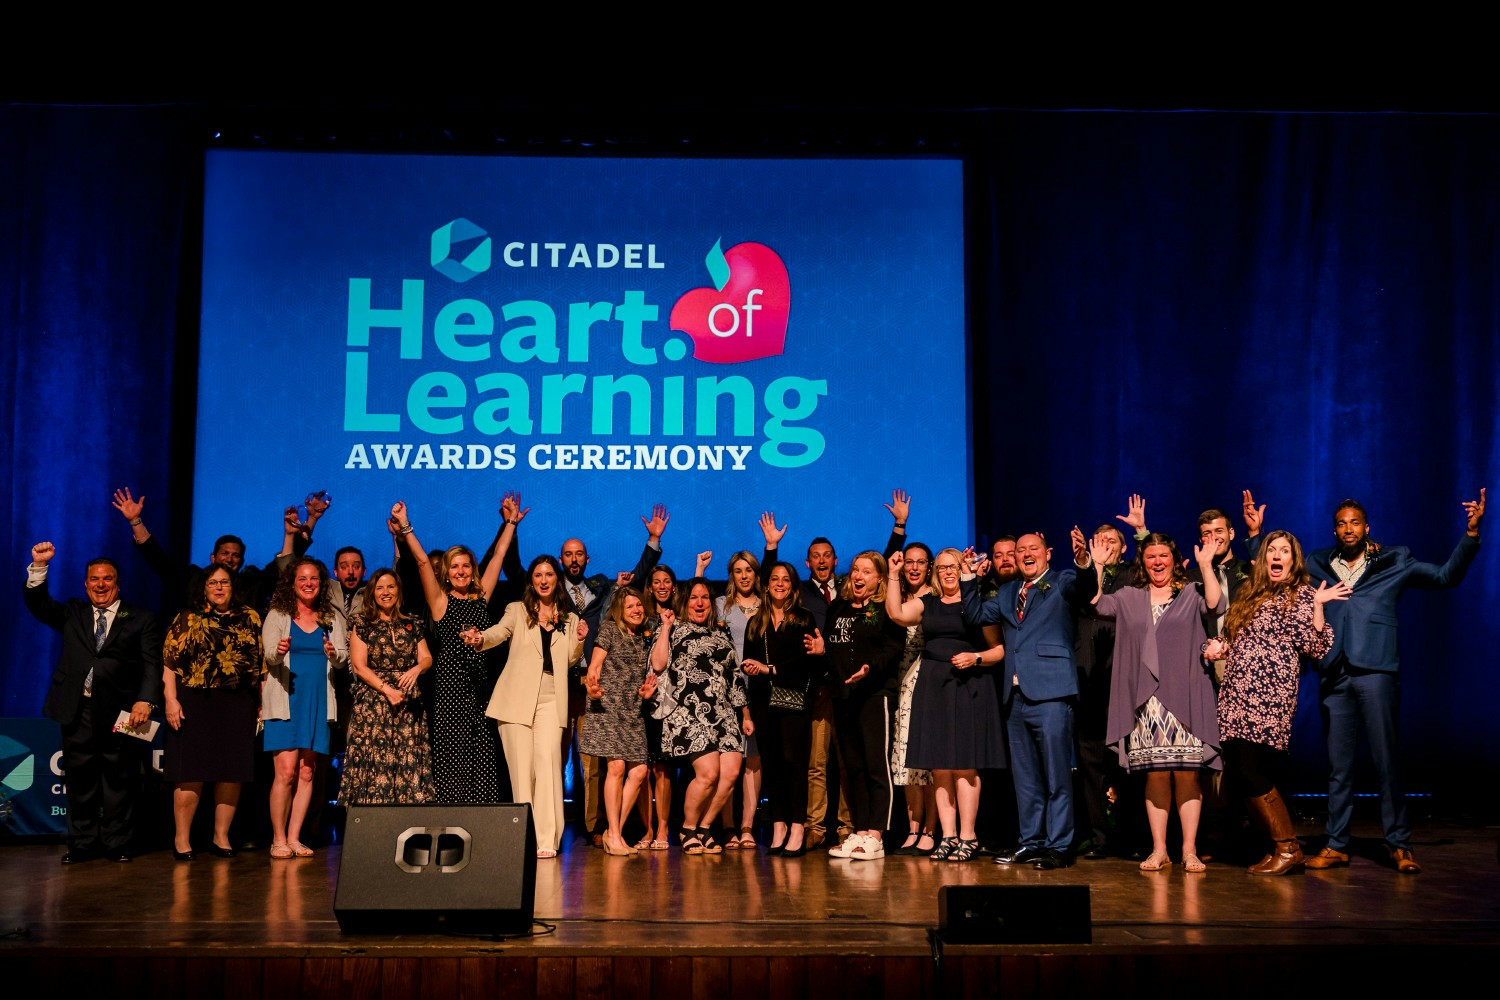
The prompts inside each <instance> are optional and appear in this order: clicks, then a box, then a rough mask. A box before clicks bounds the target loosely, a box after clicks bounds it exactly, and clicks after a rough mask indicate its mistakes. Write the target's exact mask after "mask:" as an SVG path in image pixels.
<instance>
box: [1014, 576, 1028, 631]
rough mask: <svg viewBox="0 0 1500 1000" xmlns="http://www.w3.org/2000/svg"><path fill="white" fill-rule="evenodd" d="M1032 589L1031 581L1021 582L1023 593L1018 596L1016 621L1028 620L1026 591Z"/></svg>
mask: <svg viewBox="0 0 1500 1000" xmlns="http://www.w3.org/2000/svg"><path fill="white" fill-rule="evenodd" d="M1030 589H1031V584H1030V583H1022V584H1021V593H1020V594H1019V595H1018V596H1017V597H1016V622H1017V623H1018V624H1019V623H1020V622H1024V621H1025V620H1026V592H1027V591H1028V590H1030Z"/></svg>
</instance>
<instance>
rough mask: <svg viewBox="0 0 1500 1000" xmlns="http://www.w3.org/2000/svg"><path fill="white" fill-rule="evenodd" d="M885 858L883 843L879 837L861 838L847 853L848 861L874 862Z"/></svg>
mask: <svg viewBox="0 0 1500 1000" xmlns="http://www.w3.org/2000/svg"><path fill="white" fill-rule="evenodd" d="M883 857H885V842H884V841H882V840H881V839H880V838H879V837H871V836H868V835H866V836H863V837H860V838H859V843H858V844H855V845H854V847H853V849H851V850H850V851H849V860H850V861H876V860H879V859H880V858H883Z"/></svg>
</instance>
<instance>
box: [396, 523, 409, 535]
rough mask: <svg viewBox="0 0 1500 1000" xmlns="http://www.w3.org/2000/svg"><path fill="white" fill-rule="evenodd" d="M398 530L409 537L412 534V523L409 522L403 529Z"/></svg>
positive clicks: (402, 526)
mask: <svg viewBox="0 0 1500 1000" xmlns="http://www.w3.org/2000/svg"><path fill="white" fill-rule="evenodd" d="M398 530H399V531H400V532H401V534H403V535H409V534H411V522H410V521H407V522H406V523H405V524H403V525H401V527H400V528H399V529H398Z"/></svg>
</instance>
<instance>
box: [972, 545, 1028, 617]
mask: <svg viewBox="0 0 1500 1000" xmlns="http://www.w3.org/2000/svg"><path fill="white" fill-rule="evenodd" d="M1018 575H1019V573H1018V571H1017V570H1016V536H1015V535H1001V536H1000V537H999V538H997V539H995V542H994V544H993V545H991V546H990V571H989V572H988V573H986V574H984V577H983V579H981V580H980V581H979V597H980V599H981V600H985V601H987V600H989V599H990V598H991V597H994V596H995V595H996V594H998V593H1000V588H1001V587H1003V586H1005V585H1006V584H1007V583H1009V582H1010V581H1012V580H1014V579H1015V578H1016V577H1017V576H1018Z"/></svg>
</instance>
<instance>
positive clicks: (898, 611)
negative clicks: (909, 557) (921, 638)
mask: <svg viewBox="0 0 1500 1000" xmlns="http://www.w3.org/2000/svg"><path fill="white" fill-rule="evenodd" d="M905 563H906V559H905V557H903V556H902V554H901V553H900V552H893V553H891V558H890V562H888V563H887V564H886V565H887V567H888V568H887V571H886V581H885V613H886V614H888V615H890V616H891V621H893V622H895V623H896V624H897V625H908V626H909V625H920V624H922V599H921V598H920V597H916V596H913V597H912V598H910V599H909V600H905V601H903V600H902V599H901V567H902V566H903V565H905Z"/></svg>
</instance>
